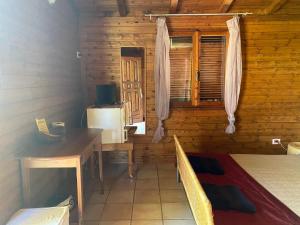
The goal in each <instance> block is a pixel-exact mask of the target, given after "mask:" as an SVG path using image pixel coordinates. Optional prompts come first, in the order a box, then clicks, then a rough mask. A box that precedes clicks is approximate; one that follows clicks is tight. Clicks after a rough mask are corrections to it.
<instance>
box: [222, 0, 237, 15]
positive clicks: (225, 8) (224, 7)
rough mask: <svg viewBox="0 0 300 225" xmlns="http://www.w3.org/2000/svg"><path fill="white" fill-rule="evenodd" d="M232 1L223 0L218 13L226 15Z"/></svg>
mask: <svg viewBox="0 0 300 225" xmlns="http://www.w3.org/2000/svg"><path fill="white" fill-rule="evenodd" d="M234 1H235V0H223V2H222V4H221V6H220V8H219V12H220V13H227V12H228V11H229V9H230V7H231V6H232V4H233V2H234Z"/></svg>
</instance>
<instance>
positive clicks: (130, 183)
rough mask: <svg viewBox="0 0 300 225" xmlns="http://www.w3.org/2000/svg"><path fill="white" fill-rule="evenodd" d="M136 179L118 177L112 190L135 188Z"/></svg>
mask: <svg viewBox="0 0 300 225" xmlns="http://www.w3.org/2000/svg"><path fill="white" fill-rule="evenodd" d="M135 183H136V180H134V179H129V178H121V179H118V180H117V181H116V182H115V183H114V184H113V185H112V188H111V189H112V190H133V189H134V188H135Z"/></svg>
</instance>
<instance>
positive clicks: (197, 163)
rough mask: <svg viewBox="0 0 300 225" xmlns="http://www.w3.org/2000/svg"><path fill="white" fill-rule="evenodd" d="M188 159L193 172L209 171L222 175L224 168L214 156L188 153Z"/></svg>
mask: <svg viewBox="0 0 300 225" xmlns="http://www.w3.org/2000/svg"><path fill="white" fill-rule="evenodd" d="M188 159H189V161H190V163H191V165H192V167H193V169H194V171H195V173H211V174H215V175H224V169H223V167H222V166H221V165H220V164H219V162H218V160H216V159H214V158H207V157H200V156H192V155H189V156H188Z"/></svg>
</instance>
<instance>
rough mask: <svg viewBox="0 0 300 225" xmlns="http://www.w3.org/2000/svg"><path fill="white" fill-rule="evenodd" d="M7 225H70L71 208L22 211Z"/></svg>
mask: <svg viewBox="0 0 300 225" xmlns="http://www.w3.org/2000/svg"><path fill="white" fill-rule="evenodd" d="M6 225H69V207H68V206H65V207H50V208H31V209H20V210H18V211H17V212H16V213H15V214H14V215H13V216H12V217H11V219H10V220H9V221H8V222H7V224H6Z"/></svg>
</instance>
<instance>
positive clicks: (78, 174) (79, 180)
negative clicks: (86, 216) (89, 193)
mask: <svg viewBox="0 0 300 225" xmlns="http://www.w3.org/2000/svg"><path fill="white" fill-rule="evenodd" d="M76 181H77V201H78V222H79V225H81V224H82V216H83V183H82V181H83V178H82V168H81V161H80V159H78V161H77V163H76Z"/></svg>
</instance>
